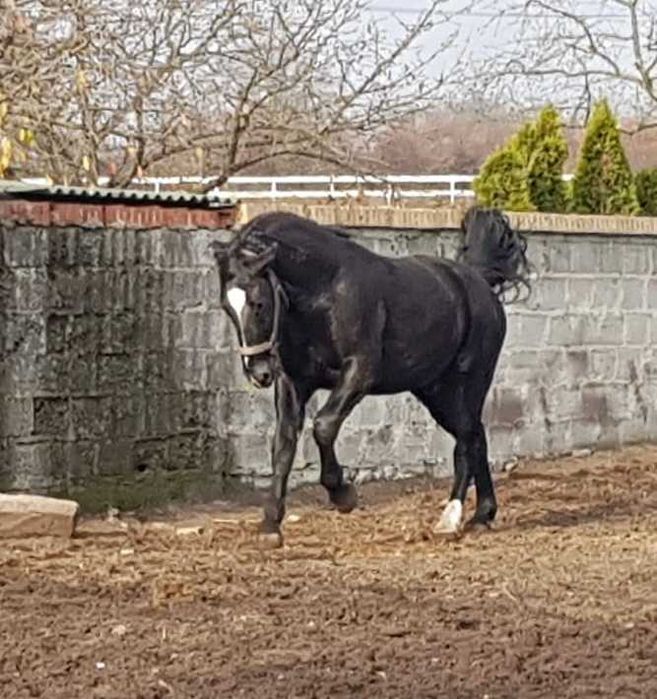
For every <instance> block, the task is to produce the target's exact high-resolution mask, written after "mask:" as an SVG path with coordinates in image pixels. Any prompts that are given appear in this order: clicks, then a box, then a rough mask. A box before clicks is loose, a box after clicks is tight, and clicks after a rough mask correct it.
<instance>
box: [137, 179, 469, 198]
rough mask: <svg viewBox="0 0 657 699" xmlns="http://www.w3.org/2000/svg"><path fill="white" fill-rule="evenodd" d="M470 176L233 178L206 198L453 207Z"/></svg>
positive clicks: (178, 182)
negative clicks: (444, 202) (445, 202)
mask: <svg viewBox="0 0 657 699" xmlns="http://www.w3.org/2000/svg"><path fill="white" fill-rule="evenodd" d="M473 180H474V175H380V176H377V175H281V176H274V177H261V176H236V177H230V178H229V179H228V181H227V182H226V184H224V185H223V186H221V187H219V188H215V189H213V190H211V191H210V192H209V194H216V195H224V196H226V195H229V196H231V197H232V198H234V199H288V198H290V199H347V198H355V197H359V196H361V197H368V198H369V197H374V198H381V199H384V200H386V201H388V202H390V201H394V200H396V199H436V198H448V199H449V200H450V202H452V203H454V202H455V201H456V200H457V199H459V198H462V197H472V196H473V192H472V181H473ZM209 181H210V180H209V179H208V178H205V179H204V178H201V177H144V178H142V179H141V180H139V181H138V182H139V183H140V184H145V185H149V186H153V187H155V190H156V191H159V190H160V188H162V187H176V186H184V185H185V184H202V183H204V182H209Z"/></svg>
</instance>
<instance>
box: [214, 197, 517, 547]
mask: <svg viewBox="0 0 657 699" xmlns="http://www.w3.org/2000/svg"><path fill="white" fill-rule="evenodd" d="M462 243H463V244H462V247H461V250H460V255H459V257H460V259H461V261H459V262H454V261H450V260H445V259H438V258H433V257H429V256H424V255H417V256H413V257H404V258H399V259H391V258H387V257H383V256H380V255H377V254H375V253H373V252H370V251H369V250H367V249H365V248H364V247H362V246H361V245H359V244H358V243H356V242H355V241H354V240H352V239H351V236H350V235H349V234H348V233H346V232H344V231H341V230H339V229H336V228H331V227H327V226H320V225H318V224H316V223H314V222H313V221H310V220H307V219H304V218H301V217H298V216H294V215H291V214H286V213H271V214H263V215H261V216H258V217H256V218H254V219H252V220H251V221H250V222H249V223H248V224H246V225H245V226H244V227H243V228H242V230H241V231H240V232H239V234H238V235H237V236H236V237H235V238H234V239H233V241H232V242H231V243H228V244H221V243H214V244H213V246H212V247H213V250H214V254H215V257H216V260H217V263H218V267H219V277H220V281H221V295H222V305H223V308H224V309H225V311H226V312H227V313H228V314H229V316H230V318H231V319H232V321H233V324H234V325H235V328H236V331H237V335H238V338H239V345H240V350H239V351H240V353H241V356H242V364H243V368H244V371H245V373H246V375H247V377H248V378H249V379H250V380H251V382H252V383H253V384H254V385H255V386H257V387H259V388H265V387H268V386H270V385H271V384H272V383H275V401H276V415H277V420H276V432H275V436H274V441H273V448H272V457H271V458H272V466H273V474H274V475H273V482H272V488H271V493H270V496H269V498H268V499H267V501H266V504H265V510H264V520H263V523H262V531H263V533H264V534H265V535H272V536H271V543H272V544H280V543H281V542H282V538H281V533H280V525H281V522H282V521H283V518H284V516H285V496H286V490H287V481H288V476H289V473H290V468H291V466H292V461H293V459H294V454H295V451H296V446H297V438H298V435H299V432H300V430H301V428H302V425H303V420H304V409H305V406H306V403H307V402H308V400H309V398H310V397H311V396H312V395H313V393H314V392H315V391H316V390H317V389H320V388H322V389H328V390H330V395H329V397H328V400H327V401H326V403H325V405H324V406H323V407H322V408H321V409H320V410H319V412H318V413H317V415H316V417H315V419H314V423H313V428H314V429H313V433H314V437H315V441H316V442H317V446H318V448H319V453H320V458H321V483H322V485H323V486H324V487H325V488H326V489H327V491H328V495H329V498H330V500H331V502H332V503H334V505H335V506H336V507H337V508H338V509H339V510H340V511H341V512H349V511H350V510H352V509H353V508H354V507H355V506H356V504H357V495H356V490H355V488H354V486H353V485H352V484H350V483H347V482H345V480H344V478H343V470H342V466H341V465H340V464H339V463H338V460H337V458H336V455H335V441H336V438H337V436H338V432H339V430H340V427H341V426H342V423H343V422H344V421H345V419H346V418H347V416H348V415H349V413H350V412H351V411H352V410H353V409H354V407H355V406H356V405H357V404H358V403H359V402H360V401H361V400H362V399H363V397H364V396H366V395H373V394H374V395H376V394H379V395H381V394H393V393H400V392H403V391H410V392H412V393H413V394H414V395H415V396H416V397H417V398H418V400H420V401H421V402H422V403H423V404H424V405H425V406H426V407H427V408H428V410H429V412H430V413H431V415H432V416H433V418H434V419H435V420H436V422H437V423H438V424H439V425H441V426H442V427H443V428H444V429H445V430H447V432H449V433H450V434H451V435H453V437H454V438H455V440H456V445H455V448H454V470H455V478H454V483H453V487H452V492H451V497H450V502H449V504H448V505H447V506H446V508H445V510H444V512H443V514H442V517H441V519H440V522H439V524H438V526H437V530H438V531H441V532H446V533H453V532H456V531H458V530H459V528H460V526H461V517H462V510H463V501H464V499H465V495H466V491H467V488H468V485H469V483H470V481H471V479H474V483H475V487H476V493H477V505H476V511H475V514H474V516H473V518H472V519H471V520H470V524H484V525H488V524H490V523H491V522H492V520H493V519H494V517H495V513H496V511H497V504H496V499H495V492H494V487H493V482H492V479H491V474H490V469H489V465H488V455H487V443H486V435H485V432H484V428H483V425H482V422H481V413H482V408H483V404H484V399H485V398H486V394H487V392H488V389H489V387H490V384H491V381H492V378H493V372H494V370H495V366H496V363H497V359H498V356H499V354H500V350H501V348H502V344H503V341H504V336H505V333H506V318H505V315H504V309H503V307H502V303H501V302H500V300H499V296H500V295H501V293H502V292H503V291H504V290H506V289H508V288H509V287H511V286H515V287H518V286H519V285H521V284H524V285H526V286H527V288H528V282H527V280H528V264H527V258H526V255H525V250H526V242H525V240H524V238H523V237H522V236H521V235H520V234H519V233H518V232H516V231H514V230H513V229H512V228H511V226H510V225H509V221H508V220H507V218H506V217H505V216H504V215H503V214H501V213H500V212H499V211H497V210H488V209H481V208H472V209H470V210H469V211H468V212H467V213H466V215H465V217H464V219H463V223H462Z"/></svg>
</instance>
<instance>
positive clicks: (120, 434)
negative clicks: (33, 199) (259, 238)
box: [0, 223, 234, 509]
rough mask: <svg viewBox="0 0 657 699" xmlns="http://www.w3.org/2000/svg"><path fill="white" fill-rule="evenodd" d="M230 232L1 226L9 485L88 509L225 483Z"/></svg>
mask: <svg viewBox="0 0 657 699" xmlns="http://www.w3.org/2000/svg"><path fill="white" fill-rule="evenodd" d="M225 235H226V234H225V232H217V231H205V230H196V231H194V232H190V231H189V230H173V229H150V230H149V229H139V230H135V229H129V228H116V229H112V228H83V227H76V228H73V227H36V226H27V225H18V224H10V223H4V224H3V225H2V226H1V227H0V254H1V256H0V259H1V260H2V272H1V273H2V279H1V287H0V288H1V298H0V304H1V308H2V314H1V316H0V339H1V344H0V354H1V359H2V361H1V363H0V396H1V397H0V490H2V489H5V490H27V491H32V492H52V493H62V494H70V495H73V496H75V497H79V498H80V499H81V501H82V503H83V505H85V506H86V507H87V508H88V509H101V508H104V507H105V506H108V505H111V504H120V505H122V506H125V507H129V506H132V505H138V504H143V503H151V504H157V503H160V502H163V501H166V500H168V499H170V498H174V497H193V496H194V495H195V494H199V493H201V494H212V493H220V492H222V491H223V488H224V485H225V483H224V481H225V478H226V469H227V466H228V462H227V454H228V448H227V444H226V439H225V437H224V436H223V430H222V429H220V425H221V424H222V421H223V418H224V414H225V413H226V410H227V400H226V397H227V395H228V392H229V386H230V381H228V380H227V377H228V376H232V375H234V371H233V368H232V366H231V364H232V363H233V360H234V355H233V352H232V350H231V347H230V345H229V342H230V339H229V335H228V332H227V328H226V324H225V319H224V318H223V314H222V311H221V309H220V308H219V306H218V302H217V298H218V281H217V275H216V270H215V269H214V267H213V266H212V261H211V260H210V258H209V255H208V253H207V246H208V243H209V242H210V241H211V240H212V239H214V238H216V237H225Z"/></svg>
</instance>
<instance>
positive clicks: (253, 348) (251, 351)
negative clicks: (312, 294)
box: [231, 270, 285, 361]
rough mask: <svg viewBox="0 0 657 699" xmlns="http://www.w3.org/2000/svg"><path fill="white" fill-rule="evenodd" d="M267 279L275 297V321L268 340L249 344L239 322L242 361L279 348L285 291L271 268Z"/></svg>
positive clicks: (239, 348) (238, 349)
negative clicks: (279, 332)
mask: <svg viewBox="0 0 657 699" xmlns="http://www.w3.org/2000/svg"><path fill="white" fill-rule="evenodd" d="M267 281H268V282H269V286H270V287H271V292H272V295H273V297H274V321H273V324H272V329H271V333H270V335H269V339H268V340H265V341H264V342H259V343H258V344H257V345H247V344H245V338H244V336H243V332H242V326H241V324H240V323H237V327H238V329H239V332H238V335H239V347H238V348H237V351H238V352H239V353H240V355H241V356H242V361H244V358H245V357H255V356H256V355H258V354H265V353H273V352H274V351H275V350H277V348H278V329H279V325H280V318H281V308H282V301H283V299H284V294H285V292H284V291H283V287H282V286H281V283H280V282H279V281H278V279H277V278H276V276H275V275H274V273H273V272H272V271H271V270H269V271H268V272H267ZM231 310H232V309H231Z"/></svg>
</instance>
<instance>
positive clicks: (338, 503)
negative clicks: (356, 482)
mask: <svg viewBox="0 0 657 699" xmlns="http://www.w3.org/2000/svg"><path fill="white" fill-rule="evenodd" d="M330 498H331V502H332V503H333V504H334V505H335V507H336V509H337V510H338V512H342V513H343V514H347V513H348V512H351V511H352V510H353V509H354V508H355V507H356V506H357V505H358V491H357V490H356V488H355V487H354V486H353V485H352V484H351V483H344V484H343V485H341V486H340V487H339V488H336V489H335V490H332V491H331V493H330Z"/></svg>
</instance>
